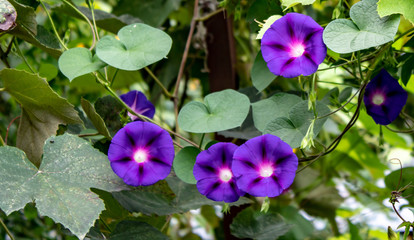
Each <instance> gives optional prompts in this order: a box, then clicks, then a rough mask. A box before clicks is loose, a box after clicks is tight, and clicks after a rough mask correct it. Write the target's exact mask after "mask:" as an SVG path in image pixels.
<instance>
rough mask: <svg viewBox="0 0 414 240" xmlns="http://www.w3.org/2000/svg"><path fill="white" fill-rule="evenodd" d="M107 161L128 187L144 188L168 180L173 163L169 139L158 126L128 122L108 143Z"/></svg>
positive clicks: (172, 149) (172, 151)
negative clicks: (109, 143)
mask: <svg viewBox="0 0 414 240" xmlns="http://www.w3.org/2000/svg"><path fill="white" fill-rule="evenodd" d="M108 159H109V161H110V162H111V167H112V170H113V171H114V172H115V174H116V175H118V176H119V177H120V178H122V179H123V180H124V182H125V183H126V184H128V185H131V186H141V185H142V186H147V185H151V184H154V183H156V182H158V181H159V180H162V179H164V178H166V177H167V176H168V174H169V173H170V171H171V166H172V162H173V160H174V146H173V141H172V139H171V136H170V135H169V134H168V132H167V131H165V130H164V129H162V128H160V127H159V126H158V125H156V124H153V123H149V122H141V121H136V122H131V123H128V124H127V125H125V127H123V128H122V129H121V130H119V131H118V132H117V133H116V134H115V136H114V137H113V139H112V141H111V145H110V146H109V150H108Z"/></svg>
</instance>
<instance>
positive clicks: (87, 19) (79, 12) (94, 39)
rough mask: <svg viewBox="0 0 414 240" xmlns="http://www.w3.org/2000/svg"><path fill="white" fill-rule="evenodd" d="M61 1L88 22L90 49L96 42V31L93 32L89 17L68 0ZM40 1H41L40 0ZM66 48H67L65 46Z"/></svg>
mask: <svg viewBox="0 0 414 240" xmlns="http://www.w3.org/2000/svg"><path fill="white" fill-rule="evenodd" d="M62 1H63V2H64V3H66V4H67V5H68V6H69V7H71V8H72V9H73V10H75V12H77V13H78V14H79V15H81V16H82V17H83V18H84V19H85V21H86V22H87V23H88V24H89V27H90V28H91V31H92V46H91V47H90V48H89V50H92V49H93V48H94V47H95V44H96V33H95V30H94V28H93V25H92V23H91V21H89V18H88V17H87V16H85V14H83V13H82V12H81V11H79V9H78V8H77V7H75V6H73V5H72V4H71V3H70V2H68V1H66V0H62ZM40 2H42V1H41V0H40ZM66 50H68V49H67V48H66Z"/></svg>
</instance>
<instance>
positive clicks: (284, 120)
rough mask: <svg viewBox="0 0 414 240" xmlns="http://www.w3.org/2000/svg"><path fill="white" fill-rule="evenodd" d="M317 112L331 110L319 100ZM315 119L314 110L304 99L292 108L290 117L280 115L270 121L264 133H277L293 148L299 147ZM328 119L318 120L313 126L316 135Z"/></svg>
mask: <svg viewBox="0 0 414 240" xmlns="http://www.w3.org/2000/svg"><path fill="white" fill-rule="evenodd" d="M316 112H317V113H318V116H323V115H326V114H328V113H329V112H330V110H329V108H328V107H327V106H326V105H325V104H323V103H321V102H317V104H316ZM313 119H314V114H313V111H311V110H308V101H302V102H300V103H297V104H296V105H294V106H293V107H292V108H291V109H290V111H289V117H278V118H276V119H273V120H272V121H271V122H269V123H268V124H267V125H266V127H265V129H264V133H265V134H266V133H270V134H273V135H276V136H278V137H280V138H281V139H282V140H283V141H285V142H286V143H287V144H289V145H290V146H291V147H292V148H297V147H299V146H300V144H301V142H302V139H303V138H304V137H305V136H306V133H307V131H308V128H309V126H310V124H311V121H312V120H313ZM326 120H327V118H326V117H325V118H322V119H318V120H316V122H315V125H314V128H313V133H314V137H316V136H317V135H318V133H319V131H320V130H321V129H322V126H323V124H325V122H326Z"/></svg>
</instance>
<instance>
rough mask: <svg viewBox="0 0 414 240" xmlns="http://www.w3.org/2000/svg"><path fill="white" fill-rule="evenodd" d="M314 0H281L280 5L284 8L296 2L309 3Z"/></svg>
mask: <svg viewBox="0 0 414 240" xmlns="http://www.w3.org/2000/svg"><path fill="white" fill-rule="evenodd" d="M314 2H315V0H282V5H283V6H285V7H286V8H291V7H293V6H295V5H297V4H299V3H300V4H302V5H311V4H312V3H314Z"/></svg>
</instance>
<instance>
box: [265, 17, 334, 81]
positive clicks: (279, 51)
mask: <svg viewBox="0 0 414 240" xmlns="http://www.w3.org/2000/svg"><path fill="white" fill-rule="evenodd" d="M322 32H323V28H322V27H321V26H320V25H319V24H318V23H316V22H315V21H314V20H313V19H312V18H311V17H309V16H306V15H303V14H300V13H288V14H286V15H285V16H283V17H282V18H280V19H278V20H276V21H275V22H274V23H273V24H272V25H271V26H270V28H269V29H268V30H267V31H266V32H265V33H264V35H263V37H262V42H261V50H262V55H263V59H264V60H265V61H266V62H267V67H268V68H269V70H270V71H271V72H272V73H273V74H275V75H280V76H283V77H286V78H293V77H297V76H299V75H304V76H308V75H311V74H312V73H315V72H316V70H317V69H318V66H319V64H321V63H322V62H323V60H324V59H325V57H326V46H325V44H324V43H323V40H322Z"/></svg>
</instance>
